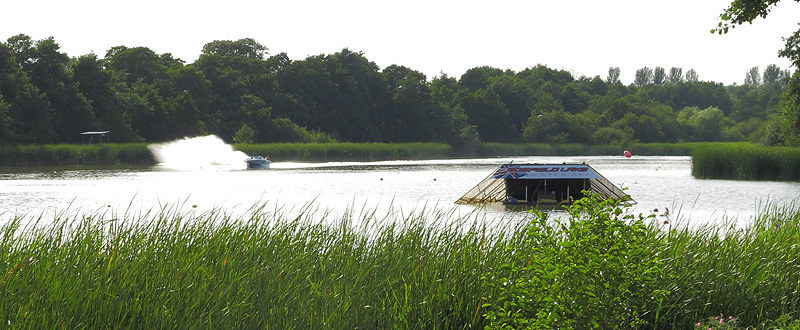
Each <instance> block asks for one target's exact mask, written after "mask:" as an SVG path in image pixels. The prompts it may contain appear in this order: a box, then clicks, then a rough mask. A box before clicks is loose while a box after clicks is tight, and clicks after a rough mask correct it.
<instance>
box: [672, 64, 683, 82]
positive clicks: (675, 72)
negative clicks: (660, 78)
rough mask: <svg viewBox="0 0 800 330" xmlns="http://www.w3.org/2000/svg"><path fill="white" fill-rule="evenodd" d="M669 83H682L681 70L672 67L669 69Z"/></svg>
mask: <svg viewBox="0 0 800 330" xmlns="http://www.w3.org/2000/svg"><path fill="white" fill-rule="evenodd" d="M669 82H671V83H673V84H679V83H682V82H683V69H682V68H676V67H672V68H670V69H669Z"/></svg>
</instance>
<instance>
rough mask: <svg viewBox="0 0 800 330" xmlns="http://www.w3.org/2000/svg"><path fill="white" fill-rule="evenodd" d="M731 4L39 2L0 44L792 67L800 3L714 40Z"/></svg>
mask: <svg viewBox="0 0 800 330" xmlns="http://www.w3.org/2000/svg"><path fill="white" fill-rule="evenodd" d="M731 1H732V0H699V1H698V0H671V1H652V0H610V1H597V0H560V1H554V0H546V1H542V0H527V1H525V0H511V1H504V0H497V1H491V2H490V1H471V0H460V1H455V0H406V1H382V0H338V1H331V0H290V1H256V0H227V1H214V2H211V1H202V0H192V1H188V0H139V1H108V0H76V1H64V0H40V1H35V2H29V1H11V2H6V3H4V4H3V6H2V18H1V19H0V38H2V40H3V41H5V40H6V39H7V38H8V37H11V36H13V35H16V34H20V33H22V34H26V35H29V36H30V37H32V38H33V39H34V40H39V39H44V38H47V37H49V36H53V37H54V38H55V40H56V42H58V43H59V44H60V45H61V50H62V51H63V52H65V53H67V54H68V55H70V56H75V57H77V56H80V55H84V54H88V53H91V52H94V53H96V54H97V55H98V56H101V57H102V56H104V55H105V52H106V51H107V50H108V49H109V48H111V47H114V46H120V45H123V46H128V47H137V46H144V47H148V48H150V49H152V50H153V51H155V52H157V53H159V54H161V53H172V55H173V56H174V57H177V58H180V59H183V60H185V61H186V62H187V63H191V62H194V61H195V60H196V59H197V57H198V56H199V55H200V51H201V50H202V48H203V45H204V44H206V43H208V42H210V41H213V40H237V39H240V38H248V37H249V38H253V39H255V40H256V41H258V42H259V43H261V44H263V45H264V46H266V47H268V48H269V53H270V54H277V53H280V52H285V53H287V54H288V55H289V57H290V58H291V59H293V60H302V59H305V58H306V57H307V56H310V55H319V54H333V53H335V52H338V51H340V50H342V49H343V48H345V47H347V48H349V49H350V50H353V51H361V52H363V53H364V55H365V56H366V57H367V59H369V60H371V61H374V62H375V63H377V64H378V65H379V66H380V67H381V68H385V67H386V66H389V65H391V64H398V65H404V66H406V67H409V68H411V69H414V70H417V71H420V72H423V73H425V74H426V75H427V76H428V79H429V80H430V79H431V78H433V77H434V76H437V75H440V73H442V72H444V73H446V74H448V75H450V76H454V77H460V76H461V74H463V73H464V72H465V71H466V70H467V69H469V68H473V67H477V66H484V65H488V66H492V67H497V68H501V69H511V70H514V71H517V72H519V71H521V70H524V69H525V68H528V67H532V66H535V65H537V64H543V65H546V66H548V67H550V68H553V69H563V70H567V71H571V72H573V73H574V74H575V75H576V76H580V75H585V76H590V77H593V76H596V75H599V76H600V77H601V78H603V79H605V77H606V75H607V74H608V68H609V67H620V69H621V77H620V78H621V79H622V82H623V83H624V84H630V83H631V82H633V77H634V74H635V72H636V70H637V69H639V68H642V67H645V66H647V67H650V68H655V67H656V66H661V67H664V68H665V69H666V70H667V71H669V68H671V67H680V68H683V71H684V73H685V72H686V71H687V70H689V69H692V68H693V69H695V70H696V71H697V73H698V75H699V77H700V80H704V81H715V82H722V83H724V84H726V85H730V84H733V83H738V84H742V82H743V81H744V77H745V73H746V71H747V70H748V69H750V68H751V67H754V66H758V67H760V68H761V69H762V70H763V68H764V67H766V66H767V65H769V64H777V65H778V66H780V67H781V68H782V69H787V68H789V67H790V66H789V61H788V60H786V59H783V58H778V56H777V53H778V50H779V49H781V48H783V41H782V39H781V37H788V36H790V35H791V34H792V33H793V32H794V31H796V30H797V29H798V28H800V27H799V26H798V25H797V24H798V22H800V3H797V2H795V1H789V0H787V1H782V2H781V3H779V4H778V6H777V7H776V8H775V9H774V10H773V11H772V13H771V14H770V15H769V16H768V17H767V18H766V19H758V20H756V21H755V23H754V24H752V25H749V24H747V25H744V26H740V27H738V28H736V29H734V30H732V31H731V32H729V33H728V34H727V35H722V36H720V35H712V34H711V33H709V31H710V29H711V28H713V27H714V26H715V25H716V24H717V22H718V19H717V18H718V16H719V14H720V13H722V11H723V9H724V8H726V7H727V5H728V4H729V3H730V2H731Z"/></svg>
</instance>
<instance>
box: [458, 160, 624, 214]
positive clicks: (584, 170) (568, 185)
mask: <svg viewBox="0 0 800 330" xmlns="http://www.w3.org/2000/svg"><path fill="white" fill-rule="evenodd" d="M584 190H589V191H592V192H593V193H595V194H598V195H599V196H598V197H599V198H602V199H607V198H613V199H615V200H621V201H627V202H633V200H631V199H630V196H628V195H627V194H625V193H624V192H623V191H622V189H620V188H618V187H617V186H615V185H614V184H613V183H611V181H608V179H606V178H605V177H603V176H602V175H600V173H598V172H597V171H596V170H595V169H594V168H592V167H591V166H589V165H587V164H503V165H500V166H499V167H498V168H497V169H496V170H495V171H494V172H492V174H490V175H489V176H488V177H486V178H485V179H483V181H481V182H479V183H478V185H476V186H475V187H473V188H472V189H471V190H470V191H468V192H467V193H466V194H464V196H462V197H461V198H459V199H458V201H456V203H457V204H478V203H493V202H503V203H505V204H527V205H537V206H538V205H559V204H564V203H569V202H571V201H575V200H578V199H581V198H583V197H585V196H584V194H583V191H584Z"/></svg>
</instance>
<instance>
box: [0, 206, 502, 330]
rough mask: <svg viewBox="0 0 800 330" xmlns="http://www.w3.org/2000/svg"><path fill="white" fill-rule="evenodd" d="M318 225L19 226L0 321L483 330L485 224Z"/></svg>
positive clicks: (1, 265)
mask: <svg viewBox="0 0 800 330" xmlns="http://www.w3.org/2000/svg"><path fill="white" fill-rule="evenodd" d="M315 216H316V215H314V214H308V213H304V214H302V215H299V216H297V217H293V218H287V217H284V216H283V215H282V214H281V213H280V212H278V213H275V212H267V211H266V210H264V209H263V208H254V209H253V210H252V212H250V215H248V216H244V217H241V218H235V217H232V216H230V215H229V214H225V213H224V212H222V211H212V212H207V213H202V214H191V213H190V214H179V213H178V212H175V211H170V210H169V209H162V210H160V211H158V212H154V213H147V214H140V215H136V216H133V217H131V216H121V217H118V216H117V215H115V214H111V215H109V214H99V215H83V216H78V217H66V218H64V217H59V218H57V219H55V221H53V222H52V223H50V224H43V223H44V222H43V221H42V220H41V219H39V221H38V222H34V223H33V224H32V225H23V224H24V223H25V222H26V220H25V219H21V218H19V217H17V218H15V219H14V220H12V221H11V222H10V223H9V224H7V225H5V226H4V227H3V228H2V232H3V237H2V239H1V240H0V271H1V272H2V274H3V275H4V276H3V279H2V280H3V281H4V283H3V286H2V290H1V291H0V318H2V319H0V320H2V321H1V322H2V323H3V327H5V326H9V327H10V328H13V329H43V328H67V329H74V328H87V329H111V328H113V329H118V328H137V329H155V328H158V329H198V328H203V329H207V328H217V329H265V328H268V329H298V328H299V329H316V328H327V329H389V328H395V329H454V328H473V329H475V328H482V323H483V319H482V313H481V311H480V303H481V296H482V295H483V294H484V292H482V291H483V289H482V287H481V280H480V277H481V275H482V274H483V273H484V271H485V270H484V267H485V266H486V264H487V258H489V259H491V258H497V257H502V256H504V255H505V253H506V252H505V251H504V250H503V249H502V248H501V247H500V246H494V247H493V246H490V245H488V244H487V242H490V241H491V240H492V239H493V238H492V237H487V236H486V235H488V234H489V233H487V232H489V231H488V230H487V229H486V227H485V226H484V225H481V224H480V223H479V222H477V221H464V220H463V219H461V218H458V219H453V218H452V215H451V214H446V213H437V214H430V213H429V212H426V214H425V215H423V214H410V215H405V216H401V217H400V219H399V220H401V221H397V220H398V219H395V218H387V216H378V215H375V214H374V213H369V212H361V213H359V212H350V213H348V214H346V215H344V216H341V217H339V218H336V219H329V218H325V217H326V216H325V215H323V216H322V219H318V220H312V218H314V217H315ZM328 216H329V215H328ZM394 216H395V215H392V217H394ZM104 219H106V220H104ZM334 220H335V221H334ZM494 239H496V238H494Z"/></svg>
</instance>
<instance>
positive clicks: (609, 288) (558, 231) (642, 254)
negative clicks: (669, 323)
mask: <svg viewBox="0 0 800 330" xmlns="http://www.w3.org/2000/svg"><path fill="white" fill-rule="evenodd" d="M585 193H586V194H589V192H585ZM624 208H625V207H624V206H622V205H621V204H620V203H618V202H617V201H614V200H605V201H598V200H597V199H596V196H591V197H586V198H583V199H581V200H579V201H578V202H576V203H575V204H574V205H573V206H571V207H569V208H568V209H567V214H568V217H567V218H566V219H565V220H561V219H548V217H547V216H545V215H544V214H543V213H538V214H537V215H536V216H534V217H532V220H531V222H530V224H529V225H528V228H527V235H526V238H525V240H524V242H520V243H519V244H518V245H517V246H512V247H509V249H510V250H513V251H511V252H513V254H512V255H514V256H515V257H514V258H513V260H510V261H509V262H508V263H506V264H503V265H501V266H500V267H499V268H498V269H496V270H495V271H493V272H490V273H489V274H486V275H485V276H484V277H483V280H484V281H485V285H486V287H487V291H488V292H495V293H496V294H494V296H490V297H488V298H487V303H486V304H484V305H483V307H484V308H487V310H488V311H487V312H486V313H484V316H485V317H486V319H487V321H488V323H489V325H488V326H487V329H544V328H559V329H634V328H640V327H642V326H644V325H645V324H646V323H647V322H646V321H645V316H644V314H646V313H648V311H650V312H654V313H656V315H655V316H652V315H650V316H648V317H647V319H653V318H655V319H657V318H658V316H657V314H658V313H659V309H660V303H661V301H662V300H663V298H664V297H665V296H666V295H667V294H668V292H666V291H663V290H659V289H658V287H657V283H658V282H657V279H658V276H659V275H660V271H661V270H660V266H661V262H660V260H659V258H658V256H657V253H655V251H656V250H654V249H655V248H657V247H658V246H659V245H660V244H659V243H658V241H657V237H656V233H655V231H652V230H650V229H648V227H647V226H646V225H645V224H644V220H645V217H644V216H642V215H639V216H638V217H634V216H632V215H630V214H628V213H626V212H625V211H624Z"/></svg>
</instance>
